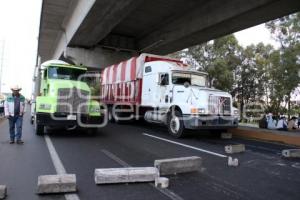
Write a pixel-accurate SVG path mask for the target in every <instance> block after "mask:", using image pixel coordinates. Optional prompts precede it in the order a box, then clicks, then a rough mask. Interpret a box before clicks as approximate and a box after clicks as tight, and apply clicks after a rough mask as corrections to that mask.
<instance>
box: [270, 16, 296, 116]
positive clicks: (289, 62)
mask: <svg viewBox="0 0 300 200" xmlns="http://www.w3.org/2000/svg"><path fill="white" fill-rule="evenodd" d="M299 21H300V13H295V14H292V15H289V16H285V17H282V18H279V19H277V20H273V21H271V22H268V23H267V24H266V27H267V28H268V29H269V30H270V31H271V34H272V36H273V38H274V39H275V40H276V41H278V42H279V43H280V44H281V47H280V49H279V52H278V53H277V54H276V56H275V57H273V62H274V64H273V72H272V73H273V74H272V75H273V77H274V94H273V96H272V103H273V106H274V107H276V108H278V107H279V106H280V103H282V102H283V103H285V104H287V105H288V113H290V107H291V94H292V92H293V91H294V90H295V89H296V88H297V87H298V86H299V84H300V77H299V75H298V72H299V69H300V62H299V60H300V58H299V55H300V23H299Z"/></svg>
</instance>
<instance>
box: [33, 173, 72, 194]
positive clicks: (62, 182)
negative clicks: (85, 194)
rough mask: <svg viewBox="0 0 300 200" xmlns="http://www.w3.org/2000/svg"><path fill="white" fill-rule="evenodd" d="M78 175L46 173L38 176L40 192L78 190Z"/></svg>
mask: <svg viewBox="0 0 300 200" xmlns="http://www.w3.org/2000/svg"><path fill="white" fill-rule="evenodd" d="M76 190H77V189H76V175H75V174H61V175H45V176H39V177H38V191H37V193H38V194H48V193H67V192H76Z"/></svg>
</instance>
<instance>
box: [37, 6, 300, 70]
mask: <svg viewBox="0 0 300 200" xmlns="http://www.w3.org/2000/svg"><path fill="white" fill-rule="evenodd" d="M299 10H300V1H299V0H247V1H246V0H171V1H163V0H151V1H150V0H148V1H146V0H122V1H120V0H44V1H43V6H42V12H41V22H40V33H39V45H38V54H39V55H40V56H41V60H42V61H45V60H48V59H52V58H62V57H67V58H69V59H71V60H73V61H75V62H76V63H82V64H84V65H87V66H93V67H102V66H105V65H108V64H112V63H115V62H119V61H121V60H124V59H126V58H128V57H130V56H132V55H136V54H139V53H141V52H149V53H155V54H162V55H163V54H168V53H171V52H175V51H177V50H180V49H183V48H186V47H189V46H192V45H196V44H199V43H202V42H205V41H208V40H211V39H214V38H216V37H220V36H223V35H226V34H229V33H233V32H236V31H239V30H242V29H245V28H248V27H251V26H254V25H257V24H260V23H263V22H266V21H269V20H272V19H275V18H278V17H281V16H284V15H287V14H291V13H294V12H297V11H299ZM253 37H255V36H253Z"/></svg>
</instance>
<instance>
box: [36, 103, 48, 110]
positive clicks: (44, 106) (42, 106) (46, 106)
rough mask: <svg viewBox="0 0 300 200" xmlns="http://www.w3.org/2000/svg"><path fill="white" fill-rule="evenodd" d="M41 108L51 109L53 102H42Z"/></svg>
mask: <svg viewBox="0 0 300 200" xmlns="http://www.w3.org/2000/svg"><path fill="white" fill-rule="evenodd" d="M39 109H42V110H50V109H51V104H45V103H42V104H40V106H39Z"/></svg>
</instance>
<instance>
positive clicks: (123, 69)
mask: <svg viewBox="0 0 300 200" xmlns="http://www.w3.org/2000/svg"><path fill="white" fill-rule="evenodd" d="M126 64H127V61H124V62H122V67H121V82H124V81H125V72H126Z"/></svg>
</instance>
